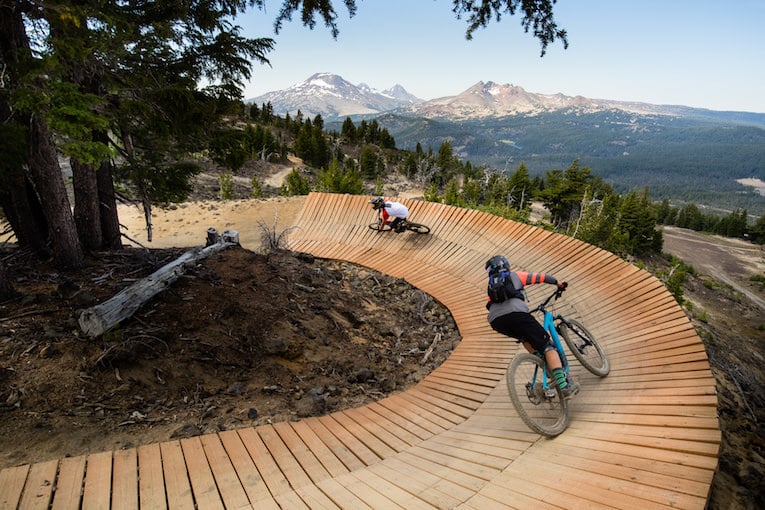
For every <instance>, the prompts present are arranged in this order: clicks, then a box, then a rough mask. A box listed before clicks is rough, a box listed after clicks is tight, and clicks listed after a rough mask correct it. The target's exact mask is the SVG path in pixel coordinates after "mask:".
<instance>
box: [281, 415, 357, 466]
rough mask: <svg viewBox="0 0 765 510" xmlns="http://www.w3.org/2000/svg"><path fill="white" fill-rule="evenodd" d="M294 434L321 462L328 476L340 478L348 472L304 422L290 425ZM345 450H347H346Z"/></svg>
mask: <svg viewBox="0 0 765 510" xmlns="http://www.w3.org/2000/svg"><path fill="white" fill-rule="evenodd" d="M290 425H291V426H292V428H293V429H294V430H295V433H296V434H297V435H298V436H300V439H302V441H303V443H305V445H306V446H307V447H308V448H309V449H310V450H311V452H312V453H313V454H314V455H315V456H316V458H317V459H318V460H319V462H321V465H322V466H323V467H324V469H326V470H327V472H328V473H329V476H333V477H334V476H340V475H342V474H345V473H347V472H348V468H347V467H346V466H345V465H344V464H343V462H342V461H341V460H340V459H339V458H338V457H337V456H336V455H335V453H334V452H333V451H332V449H331V448H330V447H329V446H328V445H327V444H325V443H324V442H323V441H322V440H321V438H320V437H319V435H318V434H317V433H316V431H315V430H314V429H313V428H312V427H311V426H310V425H309V424H308V423H306V421H299V422H295V423H291V424H290ZM346 450H347V449H346Z"/></svg>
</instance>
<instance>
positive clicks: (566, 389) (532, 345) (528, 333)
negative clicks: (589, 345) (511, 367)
mask: <svg viewBox="0 0 765 510" xmlns="http://www.w3.org/2000/svg"><path fill="white" fill-rule="evenodd" d="M485 269H486V273H487V274H488V275H489V278H490V280H491V278H492V277H493V276H494V277H496V276H499V275H501V274H502V273H505V279H504V281H505V282H506V284H507V285H512V287H513V288H512V289H510V293H509V295H508V298H507V299H505V300H504V301H501V302H496V301H492V298H491V292H490V291H489V290H488V289H487V294H489V295H490V297H489V299H488V301H487V302H486V309H487V310H489V314H488V316H487V320H488V321H489V324H490V325H491V328H492V329H493V330H494V331H496V332H497V333H501V334H503V335H505V336H509V337H513V338H515V339H517V340H516V341H517V342H520V343H523V346H524V347H525V348H526V350H527V351H529V352H530V353H532V354H534V353H541V354H543V355H544V357H545V361H546V362H547V367H548V368H549V369H550V371H551V372H552V378H553V380H554V381H555V384H557V386H558V387H559V388H560V389H561V391H562V392H563V396H564V397H565V398H570V397H572V396H574V395H576V394H577V393H578V392H579V385H578V384H576V383H575V382H573V381H569V380H568V379H567V377H566V373H565V371H564V370H563V365H562V363H561V361H560V356H559V355H558V351H557V350H556V349H555V345H554V344H553V341H552V339H551V338H550V334H549V333H548V332H547V331H546V330H545V329H544V328H543V327H542V325H541V324H539V322H538V321H537V320H536V319H535V318H534V316H533V315H531V312H530V311H529V307H528V305H527V304H526V301H525V297H526V293H525V290H524V289H525V286H526V285H533V284H537V283H549V284H552V285H557V286H558V288H559V289H561V290H563V289H565V288H566V286H567V283H566V282H565V281H558V280H557V279H556V278H555V277H554V276H553V275H551V274H546V273H529V272H526V271H510V263H509V262H508V261H507V259H506V258H505V257H503V256H502V255H495V256H494V257H492V258H490V259H489V260H487V261H486V266H485Z"/></svg>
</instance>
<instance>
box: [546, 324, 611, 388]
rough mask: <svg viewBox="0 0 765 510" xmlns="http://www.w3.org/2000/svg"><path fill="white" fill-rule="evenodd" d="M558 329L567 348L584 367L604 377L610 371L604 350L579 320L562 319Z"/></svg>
mask: <svg viewBox="0 0 765 510" xmlns="http://www.w3.org/2000/svg"><path fill="white" fill-rule="evenodd" d="M558 331H559V332H560V334H561V336H563V340H565V341H566V345H568V348H569V350H570V351H571V353H572V354H573V355H574V357H575V358H576V359H578V360H579V363H581V364H582V366H583V367H584V368H586V369H587V370H589V371H590V372H592V373H593V374H595V375H597V376H598V377H605V376H607V375H608V372H610V371H611V366H610V365H609V363H608V358H607V357H606V353H605V351H603V348H602V347H601V346H600V344H599V343H598V341H597V340H595V337H594V336H593V335H592V333H590V332H589V331H588V330H587V328H585V327H584V326H583V325H582V323H581V322H579V321H576V320H574V319H563V320H562V321H561V322H559V323H558Z"/></svg>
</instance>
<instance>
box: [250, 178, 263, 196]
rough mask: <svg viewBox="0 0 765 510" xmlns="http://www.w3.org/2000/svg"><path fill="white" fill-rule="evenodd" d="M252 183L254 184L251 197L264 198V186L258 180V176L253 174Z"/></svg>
mask: <svg viewBox="0 0 765 510" xmlns="http://www.w3.org/2000/svg"><path fill="white" fill-rule="evenodd" d="M250 184H251V185H252V192H251V193H250V198H263V188H262V187H261V186H260V183H259V182H258V178H257V177H255V176H253V177H252V179H251V180H250Z"/></svg>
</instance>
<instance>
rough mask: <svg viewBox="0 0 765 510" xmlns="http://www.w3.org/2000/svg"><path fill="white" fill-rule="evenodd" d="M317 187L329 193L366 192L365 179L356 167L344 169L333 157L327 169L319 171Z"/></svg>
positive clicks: (357, 193)
mask: <svg viewBox="0 0 765 510" xmlns="http://www.w3.org/2000/svg"><path fill="white" fill-rule="evenodd" d="M316 189H317V190H318V191H323V192H327V193H349V194H352V195H360V194H362V193H363V192H364V181H363V180H362V179H361V174H359V172H358V170H356V169H355V168H350V169H343V168H342V167H341V166H340V163H338V161H337V160H336V159H333V160H332V162H331V163H330V164H329V166H328V167H327V169H326V170H322V171H320V172H319V175H318V176H317V180H316Z"/></svg>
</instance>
